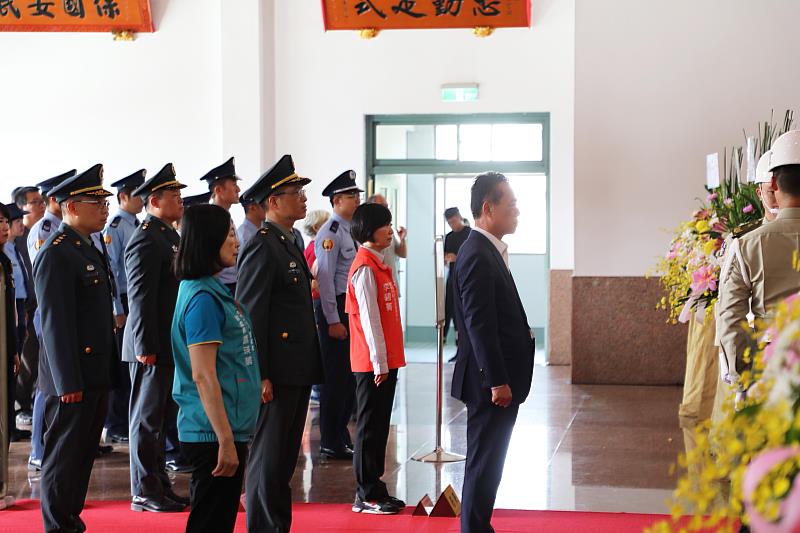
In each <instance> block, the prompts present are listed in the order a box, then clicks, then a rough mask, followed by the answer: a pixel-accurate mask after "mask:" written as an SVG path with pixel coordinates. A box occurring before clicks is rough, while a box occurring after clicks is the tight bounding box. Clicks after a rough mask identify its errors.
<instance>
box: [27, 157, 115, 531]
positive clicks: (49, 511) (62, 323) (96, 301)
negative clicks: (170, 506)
mask: <svg viewBox="0 0 800 533" xmlns="http://www.w3.org/2000/svg"><path fill="white" fill-rule="evenodd" d="M102 177H103V166H102V165H95V166H94V167H92V168H90V169H89V170H87V171H86V172H84V173H82V174H78V175H76V176H73V177H71V178H69V179H67V180H65V181H63V182H62V183H61V184H60V185H58V186H56V187H54V188H53V189H52V190H51V191H50V193H49V194H50V196H51V197H52V198H53V199H54V200H55V201H57V202H58V204H60V206H61V212H62V216H63V222H62V223H61V225H60V227H59V228H58V230H57V231H56V232H55V233H53V234H52V235H51V236H50V237H49V238H48V239H47V241H46V242H45V243H44V245H43V246H42V247H41V249H40V250H39V253H38V254H37V257H36V259H35V261H34V265H33V275H34V280H35V287H36V298H37V301H38V303H39V311H40V313H41V332H42V343H43V344H44V348H45V349H44V350H42V356H41V358H40V360H39V382H38V386H39V388H40V390H41V391H42V393H43V395H44V403H45V416H44V428H45V433H44V453H43V458H42V480H41V493H42V496H41V501H42V516H43V519H44V529H45V531H47V532H50V531H58V532H70V533H74V532H81V531H85V530H86V526H85V525H84V524H83V522H82V521H81V519H80V517H79V515H80V513H81V511H82V510H83V505H84V501H85V499H86V491H87V489H88V487H89V477H90V475H91V472H92V465H93V463H94V458H95V455H96V453H97V442H98V440H99V439H100V433H101V431H102V429H103V421H104V420H105V416H106V410H107V407H108V390H109V389H110V388H111V387H112V386H113V385H114V379H115V378H116V377H117V376H116V373H115V372H114V368H115V365H116V361H117V344H116V341H115V339H114V311H113V307H112V302H111V300H112V281H111V272H110V271H109V268H108V263H107V262H106V260H105V258H104V257H103V255H102V252H101V251H99V250H98V249H97V248H96V247H95V246H94V245H93V243H92V234H93V233H96V232H98V231H100V230H102V229H103V226H104V225H105V223H106V220H107V218H108V202H107V201H106V197H107V196H110V195H111V193H110V192H108V191H106V190H104V189H103V186H102Z"/></svg>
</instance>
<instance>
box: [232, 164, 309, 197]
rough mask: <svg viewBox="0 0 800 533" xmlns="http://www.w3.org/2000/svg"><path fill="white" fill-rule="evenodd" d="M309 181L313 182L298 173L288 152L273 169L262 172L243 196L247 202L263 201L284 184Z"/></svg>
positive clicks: (304, 183)
mask: <svg viewBox="0 0 800 533" xmlns="http://www.w3.org/2000/svg"><path fill="white" fill-rule="evenodd" d="M308 183H311V180H310V179H308V178H304V177H302V176H298V175H297V172H295V170H294V161H292V156H290V155H289V154H286V155H284V156H283V157H281V158H280V159H279V160H278V162H277V163H275V164H274V165H273V166H272V168H271V169H269V170H268V171H266V172H265V173H264V174H262V175H261V177H260V178H258V180H257V181H256V182H255V183H254V184H253V186H252V187H250V188H249V189H247V190H246V191H245V192H244V194H242V198H244V199H245V201H246V202H247V203H250V202H258V203H261V202H263V201H264V200H265V199H267V198H269V197H270V195H272V194H273V193H275V191H277V190H278V189H279V188H281V187H283V186H284V185H306V184H308Z"/></svg>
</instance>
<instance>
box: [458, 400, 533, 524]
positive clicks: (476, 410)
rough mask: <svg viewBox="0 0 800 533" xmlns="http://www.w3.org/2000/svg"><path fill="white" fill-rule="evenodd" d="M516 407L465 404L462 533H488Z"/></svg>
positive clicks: (515, 416) (487, 403) (487, 402)
mask: <svg viewBox="0 0 800 533" xmlns="http://www.w3.org/2000/svg"><path fill="white" fill-rule="evenodd" d="M518 412H519V404H512V405H511V406H509V407H505V408H504V407H498V406H496V405H494V404H492V403H491V402H490V401H488V400H487V401H485V402H482V403H478V404H467V464H466V466H465V469H464V489H463V492H462V495H461V531H462V533H487V532H492V531H494V529H492V526H491V523H490V522H491V519H492V511H493V510H494V501H495V498H496V497H497V488H498V487H499V486H500V479H501V478H502V476H503V466H504V464H505V462H506V452H507V451H508V443H509V441H510V440H511V432H512V431H513V430H514V423H515V422H516V421H517V413H518Z"/></svg>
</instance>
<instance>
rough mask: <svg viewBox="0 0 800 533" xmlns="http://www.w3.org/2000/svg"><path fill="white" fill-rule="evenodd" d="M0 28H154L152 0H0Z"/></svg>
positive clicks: (111, 29)
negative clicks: (151, 8) (151, 10)
mask: <svg viewBox="0 0 800 533" xmlns="http://www.w3.org/2000/svg"><path fill="white" fill-rule="evenodd" d="M0 31H64V32H70V31H76V32H78V31H91V32H105V31H131V32H152V31H154V27H153V17H152V16H151V14H150V0H0Z"/></svg>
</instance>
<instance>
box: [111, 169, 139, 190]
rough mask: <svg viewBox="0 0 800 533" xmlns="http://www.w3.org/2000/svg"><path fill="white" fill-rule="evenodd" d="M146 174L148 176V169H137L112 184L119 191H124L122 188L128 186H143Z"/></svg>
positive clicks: (134, 187)
mask: <svg viewBox="0 0 800 533" xmlns="http://www.w3.org/2000/svg"><path fill="white" fill-rule="evenodd" d="M145 176H147V171H146V170H145V169H141V170H137V171H136V172H134V173H133V174H131V175H130V176H126V177H124V178H122V179H121V180H117V181H115V182H114V183H112V184H111V186H112V187H116V188H117V192H122V190H123V189H125V188H126V187H130V188H133V189H136V188H137V187H139V186H141V185H142V183H144V178H145Z"/></svg>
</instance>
